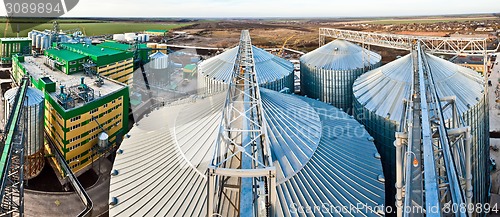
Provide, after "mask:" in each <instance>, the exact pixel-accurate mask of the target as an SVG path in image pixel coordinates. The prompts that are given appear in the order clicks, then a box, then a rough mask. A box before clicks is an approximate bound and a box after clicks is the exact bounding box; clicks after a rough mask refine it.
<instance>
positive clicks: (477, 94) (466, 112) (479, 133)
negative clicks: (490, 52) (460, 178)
mask: <svg viewBox="0 0 500 217" xmlns="http://www.w3.org/2000/svg"><path fill="white" fill-rule="evenodd" d="M426 57H427V61H428V64H429V68H430V69H429V70H430V72H431V73H432V75H433V79H434V82H435V87H436V89H437V94H438V96H440V97H448V96H456V102H455V104H456V107H457V110H458V112H459V114H461V117H462V118H463V120H464V121H465V124H466V125H468V126H470V127H471V130H472V136H473V138H472V162H473V165H472V175H473V179H472V184H473V202H474V203H481V204H484V203H485V202H487V198H488V186H489V175H488V174H489V172H488V167H487V162H488V158H489V141H488V131H489V124H488V113H485V111H487V108H486V107H487V103H485V94H484V78H483V77H482V76H481V75H479V74H478V73H477V72H475V71H473V70H471V69H467V68H464V67H461V66H458V65H455V64H453V63H451V62H448V61H446V60H443V59H441V58H438V57H436V56H433V55H430V54H426ZM412 82H413V60H412V57H411V55H410V54H409V55H406V56H404V57H402V58H400V59H397V60H395V61H393V62H391V63H389V64H387V65H384V66H382V67H380V68H377V69H375V70H372V71H370V72H367V73H366V74H363V75H362V76H360V77H359V78H358V79H357V80H356V81H355V82H354V86H353V92H354V113H355V117H356V119H358V120H359V121H360V122H362V123H363V124H364V125H365V127H366V129H367V130H368V132H369V133H370V134H371V135H372V136H373V137H374V138H375V144H376V145H377V148H378V151H379V153H380V154H381V156H382V162H383V166H384V173H385V177H386V192H387V197H386V198H388V199H392V200H394V199H393V198H394V197H392V195H394V194H395V188H394V183H395V166H396V165H395V147H394V143H393V142H394V140H395V132H396V131H397V129H399V125H400V121H401V118H402V117H403V99H409V97H411V86H412ZM443 113H444V114H443V115H444V118H445V119H446V120H449V119H450V118H451V116H452V111H451V110H443ZM387 203H389V201H387ZM391 205H392V204H391Z"/></svg>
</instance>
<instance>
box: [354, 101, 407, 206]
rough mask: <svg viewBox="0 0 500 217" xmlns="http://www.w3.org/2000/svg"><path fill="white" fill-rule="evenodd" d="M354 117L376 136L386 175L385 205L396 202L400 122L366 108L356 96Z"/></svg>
mask: <svg viewBox="0 0 500 217" xmlns="http://www.w3.org/2000/svg"><path fill="white" fill-rule="evenodd" d="M353 105H354V110H353V111H354V117H355V119H356V120H357V121H359V122H360V123H361V124H363V125H364V126H365V128H366V131H368V133H369V134H370V135H371V136H372V137H373V138H374V143H375V146H376V147H377V151H378V153H379V154H380V156H381V160H382V167H383V170H384V176H385V193H386V197H385V206H393V207H394V204H395V202H396V201H395V199H394V198H395V195H396V187H395V183H396V179H395V178H396V149H395V147H394V141H395V140H396V136H395V135H396V129H398V127H399V126H398V124H397V123H395V122H393V121H390V120H389V119H386V118H384V117H381V116H379V115H377V114H375V113H374V112H372V111H370V110H368V109H366V108H365V107H364V106H363V105H361V104H360V103H359V101H358V100H357V99H356V98H354V103H353Z"/></svg>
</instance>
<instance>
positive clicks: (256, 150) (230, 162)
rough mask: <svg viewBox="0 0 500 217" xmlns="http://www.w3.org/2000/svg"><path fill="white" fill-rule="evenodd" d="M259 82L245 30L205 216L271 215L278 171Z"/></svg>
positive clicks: (212, 169) (215, 155)
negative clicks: (274, 160) (274, 163)
mask: <svg viewBox="0 0 500 217" xmlns="http://www.w3.org/2000/svg"><path fill="white" fill-rule="evenodd" d="M258 84H259V83H258V81H257V76H256V72H255V60H254V57H253V51H252V44H251V39H250V34H249V32H248V30H243V31H242V32H241V38H240V43H239V46H238V54H237V57H236V61H235V63H234V68H233V73H232V78H231V82H230V83H229V91H228V94H227V98H226V102H225V106H224V110H223V114H222V123H221V127H220V131H219V135H218V137H217V141H216V145H215V149H214V153H213V157H212V161H211V162H210V165H209V167H208V171H207V172H208V184H207V185H208V186H207V188H208V194H207V206H208V207H207V211H208V213H207V214H208V216H233V215H234V216H274V212H275V211H274V208H275V204H274V203H275V201H276V167H274V165H273V161H272V159H271V149H270V143H269V139H268V137H267V130H266V129H267V127H266V121H265V120H264V118H265V117H264V113H263V112H264V111H263V110H262V102H261V97H260V91H259V85H258ZM235 194H236V197H232V198H236V199H229V198H231V197H228V195H232V196H234V195H235Z"/></svg>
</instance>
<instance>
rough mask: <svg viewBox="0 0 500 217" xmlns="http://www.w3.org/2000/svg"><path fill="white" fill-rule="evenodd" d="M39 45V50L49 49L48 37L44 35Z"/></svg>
mask: <svg viewBox="0 0 500 217" xmlns="http://www.w3.org/2000/svg"><path fill="white" fill-rule="evenodd" d="M40 43H41V49H43V50H45V49H47V48H49V36H48V35H44V36H43V37H42V41H41V42H40Z"/></svg>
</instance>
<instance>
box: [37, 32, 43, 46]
mask: <svg viewBox="0 0 500 217" xmlns="http://www.w3.org/2000/svg"><path fill="white" fill-rule="evenodd" d="M42 37H43V35H42V34H38V35H36V41H35V47H36V48H38V49H41V47H42Z"/></svg>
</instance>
